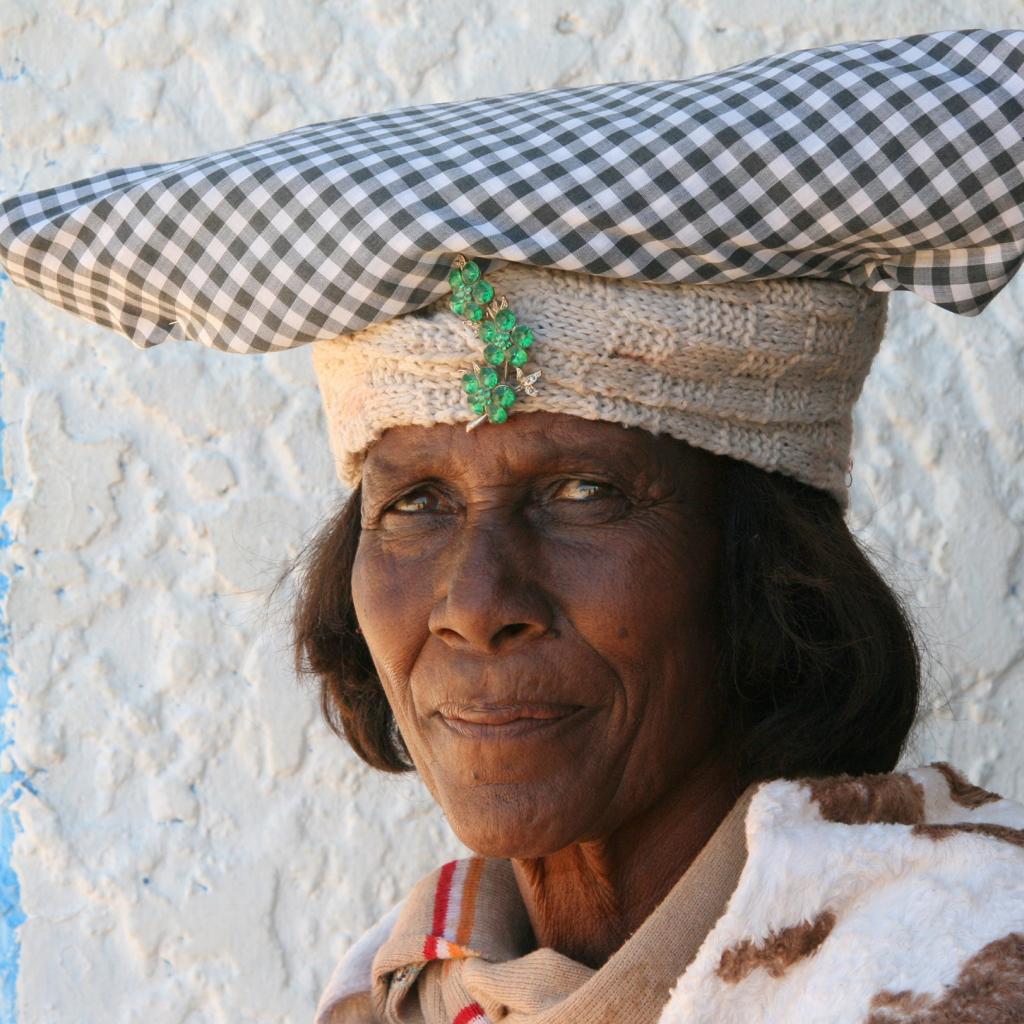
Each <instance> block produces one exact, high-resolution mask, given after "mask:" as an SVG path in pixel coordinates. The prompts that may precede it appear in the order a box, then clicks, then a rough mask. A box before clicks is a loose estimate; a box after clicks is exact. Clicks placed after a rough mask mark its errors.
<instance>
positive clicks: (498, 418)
mask: <svg viewBox="0 0 1024 1024" xmlns="http://www.w3.org/2000/svg"><path fill="white" fill-rule="evenodd" d="M487 418H488V419H489V420H490V421H491V422H492V423H504V422H505V420H507V419H508V410H507V409H503V408H502V407H501V406H500V405H492V406H491V407H490V408H489V409H488V410H487Z"/></svg>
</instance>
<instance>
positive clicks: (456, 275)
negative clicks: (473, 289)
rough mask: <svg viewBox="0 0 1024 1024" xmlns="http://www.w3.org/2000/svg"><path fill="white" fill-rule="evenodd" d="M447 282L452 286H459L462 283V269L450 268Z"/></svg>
mask: <svg viewBox="0 0 1024 1024" xmlns="http://www.w3.org/2000/svg"><path fill="white" fill-rule="evenodd" d="M448 284H450V285H451V286H452V288H461V287H462V285H463V281H462V271H461V270H452V271H451V273H449V275H448Z"/></svg>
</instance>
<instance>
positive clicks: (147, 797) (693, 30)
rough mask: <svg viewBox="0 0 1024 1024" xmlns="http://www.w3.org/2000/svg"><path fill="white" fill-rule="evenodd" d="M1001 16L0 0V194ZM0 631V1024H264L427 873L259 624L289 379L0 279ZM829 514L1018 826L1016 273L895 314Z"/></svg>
mask: <svg viewBox="0 0 1024 1024" xmlns="http://www.w3.org/2000/svg"><path fill="white" fill-rule="evenodd" d="M1022 15H1024V7H1022V5H1021V3H1019V2H1015V0H960V2H958V3H952V2H936V0H931V2H929V3H927V4H925V3H921V2H920V0H814V2H808V0H742V2H740V0H687V2H680V3H670V2H653V0H633V2H621V3H620V2H612V0H603V2H597V0H587V2H581V0H576V2H575V3H572V2H566V3H564V4H559V3H551V2H544V0H520V2H518V3H516V4H509V3H495V2H490V0H476V2H473V3H467V2H466V0H456V2H450V0H432V2H429V3H428V2H418V0H410V2H407V3H397V2H389V0H359V2H355V0H326V2H317V0H245V2H242V0H226V2H224V0H217V2H214V3H210V2H209V0H3V2H2V3H0V143H2V145H0V191H2V192H4V193H11V192H15V191H19V190H22V189H28V188H39V187H43V186H45V185H48V184H51V183H57V182H62V181H66V180H70V179H72V178H75V177H81V176H84V175H87V174H91V173H94V172H97V171H100V170H102V169H105V168H108V167H113V166H120V165H124V164H134V163H141V162H147V161H162V160H170V159H174V158H177V157H180V156H183V155H192V154H196V153H199V152H203V151H209V150H213V149H217V148H221V147H224V146H228V145H234V144H237V143H240V142H243V141H246V140H249V139H252V138H256V137H261V136H266V135H269V134H272V133H274V132H277V131H281V130H285V129H287V128H290V127H293V126H295V125H298V124H303V123H308V122H312V121H316V120H324V119H331V118H337V117H342V116H345V115H350V114H357V113H362V112H367V111H375V110H381V109H384V108H387V107H391V106H397V105H404V104H409V103H418V102H430V101H437V100H446V99H459V98H467V97H473V96H479V95H488V94H497V93H502V92H509V91H516V90H522V89H531V88H542V87H549V86H556V85H577V84H587V83H592V82H598V81H602V80H609V79H620V80H621V79H636V78H673V77H685V76H688V75H692V74H696V73H700V72H705V71H709V70H713V69H716V68H720V67H725V66H728V65H730V64H734V63H737V62H740V61H742V60H746V59H749V58H754V57H758V56H762V55H765V54H770V53H776V52H781V51H784V50H789V49H797V48H802V47H808V46H814V45H818V44H823V43H827V42H832V41H837V40H845V39H857V38H878V37H884V36H890V35H898V34H907V33H912V32H919V31H930V30H933V29H937V28H948V27H963V26H965V25H970V26H993V27H1011V26H1013V25H1015V24H1019V23H1020V22H1021V19H1022ZM2 287H3V294H2V296H0V320H6V321H7V335H6V344H5V348H4V351H3V357H4V370H5V378H4V380H3V407H2V415H3V419H4V420H5V421H6V423H7V424H8V428H7V431H6V434H5V436H4V458H5V467H6V475H7V478H8V480H9V481H10V482H11V484H12V486H13V489H14V497H13V501H12V502H11V504H10V505H9V507H8V509H7V513H6V520H7V523H8V525H9V528H10V530H11V531H12V533H13V535H14V544H13V546H12V547H11V548H10V549H9V551H8V554H9V555H10V558H9V560H8V566H7V570H6V571H7V572H9V573H10V574H11V575H12V581H11V589H10V597H9V607H8V615H9V619H10V621H11V623H12V636H11V658H12V665H13V668H14V670H15V673H16V678H15V679H14V681H13V688H14V696H15V699H16V702H17V707H16V709H15V710H14V712H13V713H12V714H11V715H10V716H9V722H8V726H9V729H10V731H11V732H12V734H13V737H14V740H15V744H14V747H13V748H12V750H9V751H8V752H7V755H6V756H7V757H8V759H10V758H11V757H13V758H14V759H15V760H16V762H17V765H18V766H19V767H20V768H21V770H22V771H24V772H25V773H26V775H27V780H28V783H29V785H30V787H31V788H30V789H26V790H25V791H24V792H23V793H22V796H21V798H20V800H19V801H18V804H17V809H18V813H19V815H20V822H21V827H22V829H23V831H22V833H21V834H20V836H19V838H18V840H17V842H16V846H15V855H14V863H15V867H16V869H17V872H18V875H19V878H20V882H21V894H22V903H23V906H24V909H25V911H26V913H27V914H28V918H29V919H28V922H27V923H26V924H25V925H24V926H23V927H22V929H21V942H22V962H21V970H20V977H19V984H18V1001H19V1006H20V1016H19V1020H20V1021H22V1022H24V1024H43V1022H46V1024H53V1022H64V1021H69V1022H70V1021H75V1022H89V1024H91V1022H97V1024H98V1022H101V1021H102V1022H134V1021H138V1022H147V1024H149V1022H159V1024H215V1022H217V1024H220V1022H225V1024H226V1022H231V1024H257V1022H258V1024H277V1022H285V1021H290V1022H301V1021H303V1020H306V1019H307V1018H308V1017H309V1016H310V1012H311V1009H312V1006H313V1004H314V1002H315V999H316V996H317V993H318V990H319V987H320V985H321V984H322V982H323V981H324V979H325V977H326V974H327V972H328V970H329V968H330V966H331V964H332V961H333V960H334V958H335V956H336V955H337V954H338V953H339V952H340V951H342V950H343V949H344V948H345V947H346V946H347V944H348V943H349V942H350V940H351V939H352V937H353V936H354V935H355V934H357V933H358V932H359V931H360V930H361V929H362V928H364V927H365V926H366V925H367V924H368V923H369V922H370V921H371V920H372V919H373V918H374V917H375V916H376V915H377V914H378V913H380V912H381V911H383V910H384V909H385V908H386V907H388V906H390V905H391V903H392V902H394V900H395V899H396V898H397V897H398V896H399V895H400V894H401V893H402V892H403V891H404V890H405V889H406V888H407V887H408V886H409V885H410V884H411V883H412V882H413V881H415V880H416V879H417V878H418V877H419V876H420V875H421V874H422V873H423V872H425V871H426V870H428V869H430V868H431V867H433V866H435V865H436V864H437V863H438V862H439V861H440V860H441V859H442V858H443V857H445V855H446V854H447V853H449V852H450V851H452V850H454V849H456V848H457V844H456V843H455V841H454V840H453V839H452V838H451V837H450V835H448V834H447V833H446V830H445V827H444V824H443V822H442V821H441V820H440V818H439V816H438V815H437V814H436V813H435V812H434V811H433V810H432V809H431V807H430V805H429V802H428V801H427V799H426V798H425V797H424V795H423V793H422V792H421V791H420V790H419V789H418V788H417V786H416V784H415V783H414V782H412V781H409V780H399V781H396V780H389V779H386V778H381V777H377V776H375V775H374V774H373V773H371V772H369V771H367V770H365V769H363V768H362V767H360V765H359V764H358V763H357V762H356V760H355V758H354V757H353V756H352V755H351V754H349V753H348V752H347V751H346V750H345V749H343V747H342V745H341V744H340V743H338V742H337V741H335V740H334V739H333V738H332V737H331V736H330V735H329V734H328V732H327V731H326V729H325V727H324V726H323V725H321V724H320V722H319V720H318V718H317V715H316V712H315V709H314V706H313V701H312V698H311V695H310V694H309V693H308V692H307V691H306V690H304V689H302V688H301V687H300V686H299V685H298V684H297V683H296V682H295V681H294V679H293V677H292V675H291V672H290V669H289V663H288V657H287V654H286V652H285V650H284V646H285V638H284V635H283V633H282V631H281V628H280V625H281V623H282V621H283V620H284V618H285V615H286V607H285V606H284V605H282V604H280V603H279V604H278V605H276V606H273V607H271V608H270V609H269V611H268V610H267V609H266V608H265V596H266V592H267V590H268V588H269V586H270V585H271V584H272V583H273V581H274V578H275V574H276V572H277V570H278V569H279V568H280V566H281V565H282V564H283V563H284V562H285V561H286V560H287V559H288V558H289V557H291V556H292V555H293V554H294V553H295V551H296V550H297V547H298V546H299V544H300V543H301V541H302V538H303V537H304V536H307V535H308V533H309V531H310V530H311V529H312V528H313V527H314V526H315V524H316V523H317V521H318V519H319V518H320V517H321V516H322V515H323V514H324V513H325V512H326V511H327V510H328V509H330V508H331V507H332V506H333V504H334V503H335V502H336V501H337V500H338V492H337V491H336V489H335V485H334V482H333V480H332V475H331V467H330V463H329V457H328V452H327V446H326V441H325V439H324V435H323V432H322V425H321V422H320V414H319V410H318V405H317V399H316V394H315V390H314V383H313V377H312V373H311V371H310V367H309V363H308V354H307V353H306V352H303V351H299V352H294V353H289V354H286V355H280V356H273V357H269V358H256V357H251V358H245V359H239V358H237V357H229V356H222V355H218V354H214V353H211V352H208V351H200V350H199V349H198V348H193V347H190V346H187V345H184V344H178V345H170V344H169V345H167V346H165V347H163V348H161V349H156V350H152V351H149V352H146V353H143V352H139V351H136V350H134V349H133V348H132V347H131V346H130V345H129V343H128V342H126V341H124V340H123V339H120V338H118V337H116V336H113V335H111V334H107V333H105V332H103V331H101V330H99V329H93V328H90V327H88V326H86V325H84V324H82V323H79V322H77V321H75V320H73V319H72V318H70V317H68V316H65V315H63V314H60V313H58V312H57V311H55V310H53V309H51V308H49V307H47V306H46V305H44V304H43V303H42V302H41V301H38V300H36V299H35V298H33V297H29V296H26V295H22V294H19V293H17V292H16V291H15V290H14V289H13V288H12V287H11V286H10V284H9V283H7V284H6V285H2ZM892 308H893V314H892V329H891V333H890V338H889V341H888V344H887V346H886V348H885V350H884V353H883V354H882V356H881V357H880V359H879V362H878V364H877V366H876V369H875V371H874V373H873V375H872V378H871V380H870V382H869V384H868V387H867V391H866V393H865V396H864V399H863V401H862V403H861V406H860V417H859V434H858V437H859V440H858V445H857V452H856V468H855V476H856V486H855V489H854V503H853V512H852V516H853V521H854V522H855V523H856V524H857V526H858V528H859V529H860V530H861V532H862V534H863V535H864V536H865V537H866V538H867V539H868V540H869V541H870V542H871V543H872V544H873V545H874V546H875V548H876V550H877V551H878V553H879V557H880V559H881V561H882V562H883V563H885V564H887V565H888V566H889V567H890V569H891V571H892V573H893V574H894V575H895V576H896V577H897V578H898V579H899V580H900V581H902V585H903V588H904V590H905V591H906V593H907V594H908V595H909V596H910V598H911V599H912V600H913V601H914V602H915V603H916V604H917V605H918V606H919V608H920V609H921V617H922V620H923V622H924V624H925V627H926V631H927V634H928V635H929V637H930V638H931V643H932V647H933V651H934V654H935V655H936V660H937V661H938V662H939V663H940V664H941V667H940V668H938V669H936V670H935V672H934V673H933V674H934V677H935V682H934V701H933V703H934V706H935V711H934V714H933V715H932V716H931V718H930V719H929V721H928V723H927V724H926V727H925V728H924V730H923V731H922V734H921V737H920V739H919V741H918V748H919V749H918V752H917V755H918V756H919V757H921V758H934V757H936V756H942V757H950V758H952V759H953V760H955V761H957V762H958V763H960V764H961V765H963V766H964V767H965V768H966V769H967V770H968V771H969V772H971V773H972V774H973V775H974V776H975V778H976V779H977V780H978V781H980V782H982V783H984V784H986V785H991V786H995V787H996V788H998V789H1002V790H1004V791H1008V792H1014V793H1016V794H1017V795H1018V796H1024V753H1022V752H1024V604H1022V597H1024V593H1022V591H1024V586H1022V578H1021V577H1022V559H1024V555H1022V543H1021V522H1022V520H1024V487H1022V483H1024V480H1022V477H1024V474H1022V471H1021V462H1022V453H1024V427H1022V423H1021V415H1020V412H1021V408H1022V405H1024V344H1022V325H1024V279H1018V280H1017V282H1016V283H1015V285H1014V286H1012V287H1011V288H1010V289H1009V290H1008V291H1007V292H1006V293H1004V294H1003V295H1002V296H1001V297H1000V298H998V299H997V300H996V301H995V302H994V303H993V305H992V306H991V307H990V309H989V310H988V311H987V313H986V314H985V315H984V316H983V317H982V318H981V319H980V320H976V321H969V320H964V319H958V318H956V317H954V316H952V315H951V314H946V313H943V312H940V311H936V310H932V309H926V308H924V307H923V305H922V304H921V303H919V302H916V301H914V300H911V299H908V298H907V297H905V296H897V297H896V299H895V300H894V302H893V306H892Z"/></svg>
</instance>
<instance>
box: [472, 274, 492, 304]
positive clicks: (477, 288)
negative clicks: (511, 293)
mask: <svg viewBox="0 0 1024 1024" xmlns="http://www.w3.org/2000/svg"><path fill="white" fill-rule="evenodd" d="M473 298H474V299H476V301H477V302H490V301H491V299H493V298H494V286H493V285H492V284H491V283H490V281H485V280H484V279H483V278H482V277H481V278H480V280H479V281H477V283H476V284H475V285H473Z"/></svg>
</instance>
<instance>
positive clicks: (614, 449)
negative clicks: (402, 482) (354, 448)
mask: <svg viewBox="0 0 1024 1024" xmlns="http://www.w3.org/2000/svg"><path fill="white" fill-rule="evenodd" d="M622 440H623V441H626V443H625V444H612V443H600V444H599V446H598V449H597V450H595V446H594V443H593V442H591V443H589V444H586V443H582V442H576V443H566V442H563V441H559V440H556V439H554V438H550V437H544V436H541V437H539V438H537V442H538V443H536V444H535V446H534V447H533V448H532V449H531V452H530V457H529V469H528V470H526V469H525V468H524V467H523V466H521V465H519V466H517V462H521V460H519V459H517V458H516V456H515V452H514V450H513V451H512V452H510V453H508V456H507V457H506V458H504V459H503V461H504V462H505V463H506V464H507V465H509V467H510V471H511V472H512V473H513V474H514V475H516V476H522V477H536V476H543V475H547V474H550V473H552V472H557V471H565V470H566V469H575V470H576V471H578V472H599V471H602V470H606V471H608V472H616V473H619V474H622V473H623V472H624V471H625V472H626V473H628V475H630V476H637V475H639V473H643V474H644V475H648V474H649V473H650V472H652V471H661V470H662V469H663V463H662V459H661V458H659V457H652V456H653V453H651V454H650V455H649V454H648V453H647V452H646V451H643V446H641V445H640V444H638V443H636V442H634V441H633V440H632V439H627V438H622ZM454 459H455V456H454V453H453V452H452V450H451V448H450V447H449V446H446V447H445V448H444V449H442V450H440V451H436V450H435V451H429V452H427V451H424V450H423V449H422V448H421V447H419V446H414V448H413V450H412V451H410V452H408V454H406V453H405V452H401V453H400V454H398V455H397V457H396V456H394V455H390V454H384V453H380V454H377V455H376V456H375V457H374V459H373V461H372V462H369V467H368V468H370V470H371V471H370V473H369V474H368V476H370V477H371V478H376V479H379V480H381V481H382V483H384V484H386V483H387V482H389V481H393V480H395V479H396V478H398V479H401V478H409V479H413V478H418V479H420V480H423V481H428V480H437V481H443V480H447V479H451V478H452V477H453V476H454V475H456V474H455V473H453V471H452V462H453V461H454ZM371 485H372V484H371Z"/></svg>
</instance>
